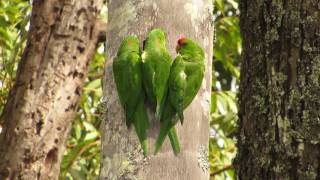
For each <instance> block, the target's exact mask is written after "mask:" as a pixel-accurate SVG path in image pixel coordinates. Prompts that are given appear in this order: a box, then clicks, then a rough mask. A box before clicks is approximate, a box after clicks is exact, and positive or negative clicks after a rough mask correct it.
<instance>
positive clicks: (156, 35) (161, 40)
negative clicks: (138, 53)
mask: <svg viewBox="0 0 320 180" xmlns="http://www.w3.org/2000/svg"><path fill="white" fill-rule="evenodd" d="M165 43H166V34H165V32H163V31H162V30H161V29H153V30H152V31H150V32H149V33H148V36H147V39H146V42H145V43H144V46H149V45H156V46H158V47H159V46H165Z"/></svg>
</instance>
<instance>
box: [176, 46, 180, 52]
mask: <svg viewBox="0 0 320 180" xmlns="http://www.w3.org/2000/svg"><path fill="white" fill-rule="evenodd" d="M179 51H180V46H179V44H178V45H177V46H176V52H177V53H179Z"/></svg>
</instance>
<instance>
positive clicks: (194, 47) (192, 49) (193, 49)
mask: <svg viewBox="0 0 320 180" xmlns="http://www.w3.org/2000/svg"><path fill="white" fill-rule="evenodd" d="M176 52H177V53H179V54H181V55H182V56H185V57H187V59H190V60H199V59H203V58H204V52H203V49H202V48H201V46H200V45H199V44H197V43H196V42H194V41H193V40H192V39H189V38H186V37H181V38H179V39H178V41H177V46H176Z"/></svg>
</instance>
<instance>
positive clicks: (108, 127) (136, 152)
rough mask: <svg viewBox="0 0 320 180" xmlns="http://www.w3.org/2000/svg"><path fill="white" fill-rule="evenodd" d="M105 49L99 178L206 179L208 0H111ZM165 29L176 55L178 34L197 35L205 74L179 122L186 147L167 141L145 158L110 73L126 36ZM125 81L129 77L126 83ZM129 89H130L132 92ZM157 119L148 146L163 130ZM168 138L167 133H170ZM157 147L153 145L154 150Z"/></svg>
mask: <svg viewBox="0 0 320 180" xmlns="http://www.w3.org/2000/svg"><path fill="white" fill-rule="evenodd" d="M108 9H109V22H108V29H107V53H108V61H107V62H106V71H105V72H106V74H105V83H104V84H105V86H104V94H105V98H106V110H107V113H106V118H105V119H106V120H105V122H104V125H103V126H102V131H103V133H104V134H103V135H102V168H101V174H100V179H130V180H131V179H139V180H161V179H163V180H167V179H168V180H169V179H170V180H180V179H181V180H182V179H183V180H206V179H209V173H208V171H207V161H206V159H207V155H206V150H207V146H208V140H209V135H208V130H209V123H208V120H209V117H210V92H211V59H212V44H213V43H212V26H211V13H212V4H211V2H210V1H207V0H198V1H194V0H174V1H168V0H132V1H128V0H112V1H110V2H109V4H108ZM153 28H162V29H163V30H164V31H165V32H166V33H167V45H168V48H169V50H170V52H171V55H172V56H173V57H175V56H176V53H175V46H176V43H177V39H179V37H180V36H186V37H190V38H193V39H194V40H196V41H197V42H199V43H200V44H201V46H202V47H203V48H204V49H205V52H206V75H205V79H204V80H203V83H202V87H201V89H200V91H199V93H198V95H197V97H196V98H195V99H194V101H193V103H192V104H191V105H190V107H189V108H188V109H187V110H186V111H185V121H184V124H183V126H182V127H181V125H177V129H178V136H179V139H180V143H181V150H182V152H181V153H180V154H179V155H178V156H174V154H173V152H172V149H171V146H170V143H169V141H168V140H166V142H165V143H164V145H163V147H162V149H161V152H160V153H158V154H157V155H156V156H154V155H152V154H151V155H150V156H149V157H148V158H146V159H144V158H143V155H142V152H141V150H140V148H139V141H138V139H137V136H136V134H135V133H134V130H131V131H129V130H128V129H127V128H126V125H125V121H124V114H123V110H122V107H121V106H120V104H119V99H118V94H117V91H116V88H115V83H114V80H113V73H112V60H113V58H114V57H115V55H116V52H117V50H118V47H119V45H120V43H121V41H122V40H123V38H124V37H125V36H127V35H129V34H136V35H137V36H139V38H140V40H141V41H142V40H143V39H145V37H146V35H147V33H148V31H149V30H151V29H153ZM124 83H125V82H124ZM128 93H129V92H128ZM158 125H159V124H157V123H156V122H153V127H152V128H151V129H150V130H149V132H150V136H149V140H150V141H149V145H150V147H154V142H155V138H156V136H157V134H158V132H159V129H158ZM167 139H168V138H167ZM150 152H153V149H151V150H150Z"/></svg>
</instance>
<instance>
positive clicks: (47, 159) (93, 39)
mask: <svg viewBox="0 0 320 180" xmlns="http://www.w3.org/2000/svg"><path fill="white" fill-rule="evenodd" d="M101 6H102V0H97V1H87V0H82V1H79V0H78V1H69V0H64V1H60V0H45V1H43V0H34V1H33V11H32V16H31V27H30V31H29V35H28V42H27V46H26V49H25V51H24V54H23V57H22V59H21V62H20V64H19V67H18V72H17V79H16V83H15V86H14V87H13V89H11V91H10V95H9V99H8V101H7V104H6V105H5V109H4V112H3V114H2V116H1V121H3V122H4V125H3V132H2V133H1V134H0V144H1V146H0V179H27V180H31V179H58V177H59V169H60V161H61V157H62V154H63V152H64V143H65V141H66V138H67V135H68V131H69V129H70V125H71V121H72V120H73V118H74V116H75V112H76V109H77V104H78V100H79V97H80V95H81V91H82V90H81V89H82V85H83V82H84V80H85V78H86V76H87V69H88V64H89V60H90V59H91V58H92V57H93V55H94V53H95V49H96V46H97V43H98V41H99V37H100V32H101V27H102V23H101V22H100V21H98V19H97V16H98V15H99V12H100V8H101Z"/></svg>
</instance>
